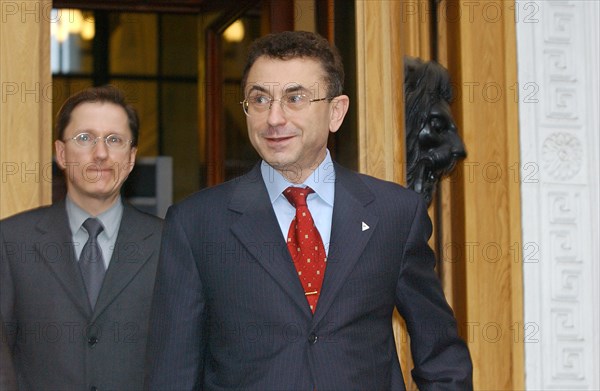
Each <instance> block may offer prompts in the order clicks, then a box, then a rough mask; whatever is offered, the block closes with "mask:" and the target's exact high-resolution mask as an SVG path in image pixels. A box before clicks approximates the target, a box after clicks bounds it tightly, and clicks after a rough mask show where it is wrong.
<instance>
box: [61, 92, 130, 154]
mask: <svg viewBox="0 0 600 391" xmlns="http://www.w3.org/2000/svg"><path fill="white" fill-rule="evenodd" d="M96 102H98V103H104V102H108V103H113V104H115V105H118V106H121V107H122V108H123V110H125V113H127V119H128V122H129V130H131V136H132V137H131V146H132V147H135V146H137V143H138V135H139V129H140V120H139V117H138V114H137V111H136V110H135V108H134V107H133V106H132V105H130V104H129V103H127V101H126V99H125V94H123V91H121V90H120V89H118V88H117V87H115V86H111V85H106V86H102V87H90V88H86V89H85V90H82V91H79V92H77V93H76V94H73V95H71V96H70V97H69V98H68V99H67V100H66V101H65V103H63V105H62V107H61V108H60V110H59V111H58V114H57V115H56V127H55V131H56V137H57V139H58V140H62V139H63V137H64V135H65V129H66V127H67V126H68V125H69V122H71V113H72V112H73V110H75V108H76V107H77V106H79V105H80V104H82V103H96Z"/></svg>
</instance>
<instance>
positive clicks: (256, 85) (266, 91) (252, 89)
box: [248, 84, 269, 94]
mask: <svg viewBox="0 0 600 391" xmlns="http://www.w3.org/2000/svg"><path fill="white" fill-rule="evenodd" d="M252 91H260V92H265V93H267V94H268V93H269V91H268V90H267V89H266V88H265V87H263V86H260V85H258V84H253V85H252V86H251V87H250V88H249V89H248V92H252Z"/></svg>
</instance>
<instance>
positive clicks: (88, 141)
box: [73, 133, 96, 147]
mask: <svg viewBox="0 0 600 391" xmlns="http://www.w3.org/2000/svg"><path fill="white" fill-rule="evenodd" d="M73 140H75V142H76V143H77V145H80V146H82V147H90V146H92V145H94V143H95V141H96V138H95V137H92V136H91V135H89V134H87V133H79V134H78V135H77V136H75V137H74V138H73Z"/></svg>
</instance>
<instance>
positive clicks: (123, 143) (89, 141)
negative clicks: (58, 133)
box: [64, 132, 131, 150]
mask: <svg viewBox="0 0 600 391" xmlns="http://www.w3.org/2000/svg"><path fill="white" fill-rule="evenodd" d="M99 139H102V141H104V144H106V146H107V147H108V148H109V149H112V150H122V149H125V147H127V146H128V145H129V144H131V140H126V139H125V138H124V137H123V136H121V135H118V134H109V135H108V136H104V137H102V136H94V135H92V134H90V133H87V132H82V133H79V134H78V135H76V136H74V137H70V138H67V139H66V140H64V141H65V142H66V141H71V140H72V141H75V144H77V145H78V146H80V147H82V148H93V147H94V146H95V145H96V143H97V142H98V140H99Z"/></svg>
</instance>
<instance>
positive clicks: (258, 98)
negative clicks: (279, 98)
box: [246, 93, 272, 115]
mask: <svg viewBox="0 0 600 391" xmlns="http://www.w3.org/2000/svg"><path fill="white" fill-rule="evenodd" d="M271 100H272V99H271V97H269V96H267V95H264V94H258V93H255V94H252V95H250V96H249V97H248V99H247V100H246V101H247V102H248V114H250V115H252V114H258V113H264V112H265V111H267V110H269V107H271Z"/></svg>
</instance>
